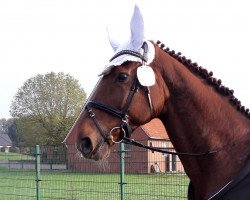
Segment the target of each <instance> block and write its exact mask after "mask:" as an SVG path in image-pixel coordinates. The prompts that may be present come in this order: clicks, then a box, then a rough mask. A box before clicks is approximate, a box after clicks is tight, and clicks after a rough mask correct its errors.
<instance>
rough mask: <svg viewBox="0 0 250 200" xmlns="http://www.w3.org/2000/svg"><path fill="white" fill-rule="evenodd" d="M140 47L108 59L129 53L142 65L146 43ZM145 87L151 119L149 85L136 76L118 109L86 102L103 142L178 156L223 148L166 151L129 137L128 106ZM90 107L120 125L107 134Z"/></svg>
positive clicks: (207, 153) (210, 152)
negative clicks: (117, 137) (117, 132)
mask: <svg viewBox="0 0 250 200" xmlns="http://www.w3.org/2000/svg"><path fill="white" fill-rule="evenodd" d="M142 49H143V51H144V53H143V55H141V54H140V53H138V52H134V51H130V50H124V51H121V52H118V53H117V54H116V55H114V56H113V57H112V58H111V59H110V61H112V60H113V59H115V58H117V57H119V56H121V55H124V54H129V55H133V56H135V57H138V58H140V59H141V60H142V65H144V64H145V63H146V61H147V51H148V47H147V43H144V44H143V46H142ZM142 87H145V93H146V94H147V98H148V103H149V107H150V113H151V119H152V118H153V117H154V110H153V105H152V101H151V96H150V89H149V87H146V86H142V85H141V84H140V83H139V81H138V78H136V79H135V81H134V83H133V85H132V87H131V89H130V92H129V95H128V97H127V100H126V103H125V105H124V107H123V108H122V109H121V110H119V109H117V108H114V107H112V106H110V105H106V104H103V103H100V102H96V101H89V102H87V104H86V107H85V108H86V110H87V111H88V113H89V116H90V117H91V118H92V119H93V121H94V124H95V125H96V127H97V129H98V131H99V132H100V134H101V136H102V137H103V139H104V142H107V143H108V144H110V141H112V142H114V143H121V142H123V143H126V144H131V145H134V146H138V147H142V148H145V149H148V150H151V151H156V152H160V153H167V154H173V155H178V156H207V155H211V154H214V153H217V152H219V151H221V150H223V149H224V148H225V147H222V148H218V149H214V150H208V151H206V152H201V153H188V152H172V151H168V150H165V149H160V148H157V147H152V146H147V145H144V144H142V143H140V142H137V141H135V140H133V139H131V138H130V136H131V133H132V128H131V126H130V124H129V120H128V116H129V115H128V114H129V108H130V106H131V104H132V101H133V99H134V96H135V94H136V93H137V91H138V90H139V89H140V88H142ZM92 108H95V109H98V110H101V111H104V112H106V113H109V114H110V115H112V116H114V117H117V118H119V119H120V120H121V124H120V126H117V127H113V128H112V129H111V130H110V132H109V134H107V133H105V131H104V130H103V128H102V127H101V125H100V123H99V122H98V120H97V118H96V116H95V113H94V112H93V110H92ZM117 129H119V130H120V133H121V134H122V137H121V138H120V140H114V138H113V132H114V131H115V130H117Z"/></svg>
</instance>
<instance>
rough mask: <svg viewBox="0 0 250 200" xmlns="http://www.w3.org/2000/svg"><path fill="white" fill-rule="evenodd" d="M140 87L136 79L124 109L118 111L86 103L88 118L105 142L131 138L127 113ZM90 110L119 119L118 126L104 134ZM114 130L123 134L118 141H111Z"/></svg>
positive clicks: (91, 102) (100, 104)
mask: <svg viewBox="0 0 250 200" xmlns="http://www.w3.org/2000/svg"><path fill="white" fill-rule="evenodd" d="M140 87H141V85H140V83H139V81H138V80H137V79H136V80H135V82H134V84H133V85H132V87H131V89H130V92H129V95H128V97H127V100H126V103H125V105H124V107H123V108H122V110H118V109H117V108H114V107H112V106H110V105H106V104H103V103H100V102H96V101H89V102H88V103H87V105H86V110H87V111H88V113H89V116H90V117H91V118H92V119H93V121H94V123H95V125H96V127H97V129H98V131H99V132H100V134H101V136H102V137H103V139H104V141H105V142H109V141H110V140H111V141H112V142H115V143H120V142H121V141H122V140H123V139H124V138H125V137H127V138H129V137H130V136H131V133H132V128H131V126H130V124H129V122H128V112H129V108H130V105H131V103H132V101H133V99H134V96H135V94H136V92H137V91H138V89H139V88H140ZM150 101H151V100H150ZM92 108H95V109H98V110H102V111H104V112H107V113H109V114H110V115H112V116H114V117H117V118H119V119H120V120H121V124H120V126H117V127H114V128H112V129H111V131H110V133H109V134H106V133H105V131H104V130H103V128H102V127H101V125H100V123H99V122H98V120H97V119H96V117H95V113H94V112H93V110H92ZM116 129H120V130H121V132H122V134H123V137H122V138H121V140H119V141H115V140H114V139H113V135H112V133H113V132H114V131H115V130H116Z"/></svg>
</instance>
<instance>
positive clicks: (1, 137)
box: [0, 134, 12, 152]
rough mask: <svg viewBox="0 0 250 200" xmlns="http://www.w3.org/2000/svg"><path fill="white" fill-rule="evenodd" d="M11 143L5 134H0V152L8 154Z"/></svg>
mask: <svg viewBox="0 0 250 200" xmlns="http://www.w3.org/2000/svg"><path fill="white" fill-rule="evenodd" d="M11 146H12V141H11V139H10V137H9V136H8V135H7V134H0V152H3V151H4V152H9V148H10V147H11Z"/></svg>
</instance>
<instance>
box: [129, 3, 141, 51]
mask: <svg viewBox="0 0 250 200" xmlns="http://www.w3.org/2000/svg"><path fill="white" fill-rule="evenodd" d="M130 30H131V37H130V44H131V45H132V46H133V49H134V50H138V49H140V48H141V46H142V44H143V42H144V22H143V18H142V14H141V12H140V9H139V8H138V6H137V5H135V8H134V14H133V16H132V18H131V21H130Z"/></svg>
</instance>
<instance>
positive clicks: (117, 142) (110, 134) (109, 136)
mask: <svg viewBox="0 0 250 200" xmlns="http://www.w3.org/2000/svg"><path fill="white" fill-rule="evenodd" d="M117 129H120V132H122V133H123V137H121V139H120V140H117V141H116V140H114V136H113V132H114V131H115V130H117ZM125 137H126V132H125V130H124V129H123V128H122V127H118V126H116V127H114V128H112V129H111V131H110V132H109V135H108V139H110V140H111V141H112V142H114V143H116V144H119V143H121V142H122V141H123V139H124V138H125Z"/></svg>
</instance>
